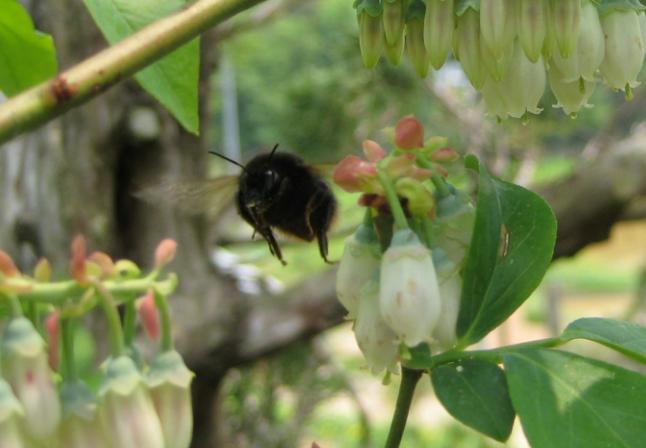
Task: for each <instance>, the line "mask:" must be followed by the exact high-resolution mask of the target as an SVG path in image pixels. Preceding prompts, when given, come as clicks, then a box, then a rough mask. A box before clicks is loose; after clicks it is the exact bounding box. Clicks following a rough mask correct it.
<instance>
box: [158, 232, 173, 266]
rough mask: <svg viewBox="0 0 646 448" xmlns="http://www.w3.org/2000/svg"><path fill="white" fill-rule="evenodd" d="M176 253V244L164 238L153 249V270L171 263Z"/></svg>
mask: <svg viewBox="0 0 646 448" xmlns="http://www.w3.org/2000/svg"><path fill="white" fill-rule="evenodd" d="M176 252H177V242H176V241H175V240H171V239H169V238H166V239H165V240H162V241H161V242H160V243H159V244H158V245H157V249H155V268H157V269H160V268H162V267H164V266H166V265H167V264H168V263H170V262H171V261H173V258H175V253H176Z"/></svg>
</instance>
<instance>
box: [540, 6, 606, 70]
mask: <svg viewBox="0 0 646 448" xmlns="http://www.w3.org/2000/svg"><path fill="white" fill-rule="evenodd" d="M604 54H605V42H604V37H603V29H602V28H601V21H600V20H599V13H598V11H597V8H596V7H595V6H594V5H593V4H592V3H591V2H590V1H588V0H584V2H583V4H582V7H581V25H580V27H579V36H578V40H577V44H576V47H575V48H574V50H573V51H572V53H571V54H570V56H568V57H567V58H564V57H563V56H561V54H560V52H558V51H557V52H555V53H554V54H553V55H552V60H551V63H552V64H554V65H555V66H556V67H557V68H558V70H559V72H560V73H561V75H562V80H563V81H564V82H574V81H578V80H579V78H583V79H585V80H586V81H594V74H595V72H596V71H597V69H598V68H599V66H600V65H601V62H602V61H603V58H604Z"/></svg>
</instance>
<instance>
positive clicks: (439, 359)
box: [431, 338, 568, 368]
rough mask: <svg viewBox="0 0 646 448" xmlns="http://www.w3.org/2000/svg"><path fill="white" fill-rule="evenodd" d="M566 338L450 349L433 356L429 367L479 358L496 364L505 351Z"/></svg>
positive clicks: (549, 344) (547, 345)
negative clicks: (477, 347) (469, 349)
mask: <svg viewBox="0 0 646 448" xmlns="http://www.w3.org/2000/svg"><path fill="white" fill-rule="evenodd" d="M566 342H568V341H566V340H563V339H560V338H546V339H539V340H536V341H529V342H522V343H520V344H513V345H507V346H504V347H499V348H494V349H491V350H472V351H462V350H459V349H457V350H456V349H454V350H450V351H448V352H444V353H440V354H439V355H437V356H433V361H432V366H431V368H435V367H437V366H439V365H442V364H447V363H449V362H453V361H458V360H462V359H480V360H483V361H491V362H494V363H496V364H498V363H500V362H502V357H503V355H504V354H505V353H509V352H514V351H518V350H523V349H526V348H550V347H557V346H559V345H563V344H565V343H566Z"/></svg>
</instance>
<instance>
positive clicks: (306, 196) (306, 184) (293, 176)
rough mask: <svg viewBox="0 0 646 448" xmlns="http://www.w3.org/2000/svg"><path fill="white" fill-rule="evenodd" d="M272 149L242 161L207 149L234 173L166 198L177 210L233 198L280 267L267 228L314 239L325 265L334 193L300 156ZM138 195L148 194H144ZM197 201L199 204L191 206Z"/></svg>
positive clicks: (275, 245) (213, 206) (216, 206)
mask: <svg viewBox="0 0 646 448" xmlns="http://www.w3.org/2000/svg"><path fill="white" fill-rule="evenodd" d="M276 149H278V145H275V146H274V148H273V149H272V150H271V152H269V153H266V154H259V155H257V156H255V157H253V158H252V159H251V160H250V161H249V162H248V163H247V164H246V165H242V164H240V163H239V162H236V161H235V160H232V159H229V158H228V157H226V156H224V155H222V154H219V153H217V152H213V151H210V153H211V154H213V155H216V156H218V157H220V158H222V159H224V160H226V161H228V162H230V163H233V164H235V165H237V166H239V167H240V168H242V173H241V174H240V176H221V177H217V178H215V179H211V180H207V181H206V182H203V183H202V184H201V185H195V184H193V185H185V186H180V187H179V188H173V190H174V191H173V192H172V194H171V196H172V197H173V198H174V201H175V202H177V203H178V205H180V206H182V208H193V209H196V208H200V209H202V210H204V209H206V208H211V209H212V210H215V209H220V208H222V207H223V205H224V204H226V203H227V202H230V201H231V200H233V199H235V203H236V206H237V209H238V213H239V214H240V216H241V217H242V219H244V220H245V221H247V222H248V223H249V225H251V227H253V229H254V235H255V234H256V232H257V233H259V234H260V235H261V236H262V237H263V238H264V239H265V241H267V244H268V245H269V251H270V252H271V254H272V255H273V256H275V257H276V258H278V260H280V262H281V263H282V264H283V265H285V264H287V263H286V262H285V260H284V259H283V254H282V251H281V249H280V245H279V244H278V241H276V238H275V236H274V232H273V228H276V229H278V230H280V231H282V232H284V233H287V234H289V235H293V236H295V237H297V238H299V239H301V240H305V241H312V240H313V239H314V238H316V239H317V241H318V247H319V253H320V254H321V257H322V258H323V260H325V262H326V263H330V261H329V260H328V258H327V255H328V239H327V233H328V230H329V228H330V225H331V224H332V220H333V218H334V214H335V212H336V208H337V204H336V199H335V197H334V194H333V193H332V190H331V189H330V186H329V185H328V184H327V183H326V182H325V180H323V177H322V176H321V175H320V174H319V173H318V172H317V171H316V170H315V169H314V168H313V167H311V166H309V165H307V164H306V163H305V161H304V160H303V159H301V158H300V157H298V156H295V155H293V154H288V153H284V152H276ZM236 187H237V188H236ZM142 196H143V197H144V198H145V197H146V196H149V195H147V194H146V192H144V194H143V195H142ZM164 196H165V197H166V198H168V195H166V194H164ZM198 201H199V202H202V201H203V204H202V205H201V206H198V207H196V205H198V204H195V203H196V202H198ZM208 201H211V202H212V203H211V204H208ZM252 238H253V236H252Z"/></svg>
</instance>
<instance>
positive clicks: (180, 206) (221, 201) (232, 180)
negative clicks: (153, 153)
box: [135, 176, 238, 218]
mask: <svg viewBox="0 0 646 448" xmlns="http://www.w3.org/2000/svg"><path fill="white" fill-rule="evenodd" d="M237 189H238V176H220V177H216V178H214V179H208V180H204V181H175V180H162V181H161V182H159V183H156V184H155V185H152V186H149V187H145V188H143V189H141V190H140V191H138V192H137V193H135V196H136V197H138V198H140V199H143V200H144V201H146V202H149V203H151V204H159V203H163V204H168V205H170V206H171V207H173V208H175V209H177V210H180V211H182V212H184V213H187V214H207V215H208V216H209V217H212V218H215V217H217V216H218V215H220V213H222V212H223V211H224V210H225V209H226V208H227V207H228V206H229V205H231V203H232V202H233V198H234V196H235V193H236V191H237Z"/></svg>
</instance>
